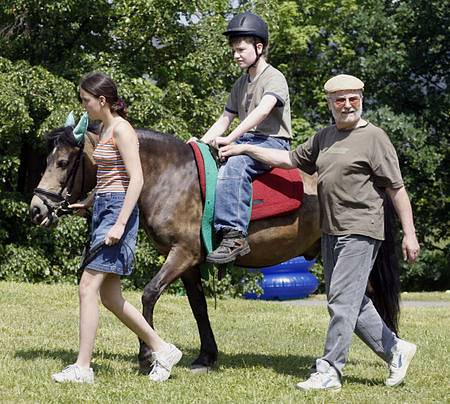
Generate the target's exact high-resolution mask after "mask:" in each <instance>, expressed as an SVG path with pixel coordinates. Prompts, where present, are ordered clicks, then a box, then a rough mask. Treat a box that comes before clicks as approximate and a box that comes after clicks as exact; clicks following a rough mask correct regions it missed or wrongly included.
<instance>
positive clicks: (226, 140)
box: [211, 136, 233, 149]
mask: <svg viewBox="0 0 450 404" xmlns="http://www.w3.org/2000/svg"><path fill="white" fill-rule="evenodd" d="M231 143H233V139H232V138H231V137H230V136H224V137H222V136H220V137H216V138H215V139H214V140H213V141H212V142H211V145H212V146H213V147H215V148H216V149H220V147H221V146H227V145H229V144H231Z"/></svg>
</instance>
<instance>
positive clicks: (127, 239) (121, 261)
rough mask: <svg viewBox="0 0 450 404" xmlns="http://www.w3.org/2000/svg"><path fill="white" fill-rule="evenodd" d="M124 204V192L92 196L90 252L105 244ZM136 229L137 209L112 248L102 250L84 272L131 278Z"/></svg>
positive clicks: (107, 247)
mask: <svg viewBox="0 0 450 404" xmlns="http://www.w3.org/2000/svg"><path fill="white" fill-rule="evenodd" d="M124 200H125V192H105V193H96V194H95V200H94V211H93V214H92V229H91V244H90V248H92V247H94V246H96V245H98V244H99V243H101V242H103V241H104V240H105V237H106V234H107V233H108V231H109V230H110V229H111V227H112V226H114V224H115V223H116V221H117V218H118V217H119V213H120V211H121V209H122V206H123V202H124ZM138 227H139V208H138V206H137V205H136V206H135V207H134V209H133V212H132V213H131V215H130V218H129V219H128V222H127V225H126V226H125V230H124V233H123V236H122V238H121V239H120V241H119V242H118V243H117V244H114V245H112V246H105V247H104V248H103V249H102V250H101V252H100V253H99V254H98V255H97V256H96V257H95V259H93V260H92V261H91V262H90V263H89V264H88V265H87V268H89V269H94V270H96V271H100V272H108V273H113V274H116V275H131V273H132V271H133V258H134V249H135V246H136V237H137V232H138Z"/></svg>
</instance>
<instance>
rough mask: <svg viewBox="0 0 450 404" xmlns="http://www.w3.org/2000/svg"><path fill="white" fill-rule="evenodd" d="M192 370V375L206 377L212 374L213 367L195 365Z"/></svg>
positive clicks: (191, 367)
mask: <svg viewBox="0 0 450 404" xmlns="http://www.w3.org/2000/svg"><path fill="white" fill-rule="evenodd" d="M190 370H191V373H193V374H195V375H204V374H206V373H209V372H211V371H212V370H213V366H207V365H198V364H195V365H191V366H190Z"/></svg>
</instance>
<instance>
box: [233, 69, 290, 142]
mask: <svg viewBox="0 0 450 404" xmlns="http://www.w3.org/2000/svg"><path fill="white" fill-rule="evenodd" d="M266 94H271V95H273V96H274V97H275V98H276V99H277V103H276V104H275V107H273V108H272V111H270V113H269V115H268V116H267V118H266V119H264V120H263V121H262V122H260V123H259V124H258V125H257V126H256V127H255V128H253V129H252V130H251V131H250V132H252V133H256V134H262V135H267V136H273V137H284V138H288V139H290V138H292V134H291V133H292V131H291V105H290V100H289V89H288V85H287V82H286V79H285V77H284V76H283V73H281V72H280V71H279V70H277V69H275V68H274V67H273V66H271V65H267V67H266V68H265V69H264V70H263V71H262V73H261V74H260V75H259V76H258V77H256V78H255V79H254V80H253V81H250V76H249V75H248V74H244V75H243V76H241V77H240V78H239V79H238V80H237V81H236V82H235V83H234V85H233V87H232V89H231V92H230V95H229V96H228V101H227V105H226V107H225V110H226V111H228V112H231V113H232V114H236V115H238V116H239V119H240V120H241V121H243V120H244V119H245V118H246V117H247V116H248V114H250V112H252V111H253V110H254V109H255V108H256V107H257V106H258V105H259V103H260V102H261V99H262V98H263V97H264V96H265V95H266Z"/></svg>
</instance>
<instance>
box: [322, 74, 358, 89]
mask: <svg viewBox="0 0 450 404" xmlns="http://www.w3.org/2000/svg"><path fill="white" fill-rule="evenodd" d="M323 88H324V89H325V92H327V93H335V92H336V91H342V90H363V89H364V83H363V82H362V81H361V80H360V79H358V77H355V76H350V75H349V74H338V75H337V76H334V77H332V78H331V79H329V80H328V81H327V82H326V83H325V85H324V86H323Z"/></svg>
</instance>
